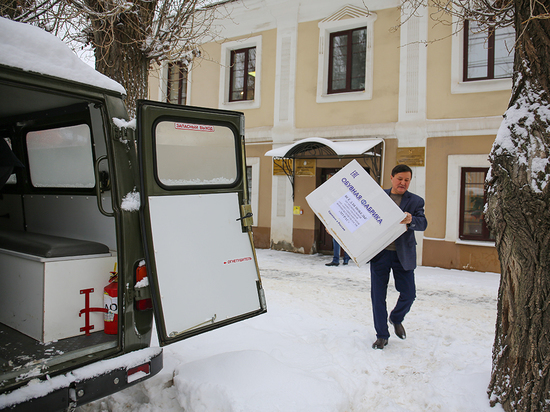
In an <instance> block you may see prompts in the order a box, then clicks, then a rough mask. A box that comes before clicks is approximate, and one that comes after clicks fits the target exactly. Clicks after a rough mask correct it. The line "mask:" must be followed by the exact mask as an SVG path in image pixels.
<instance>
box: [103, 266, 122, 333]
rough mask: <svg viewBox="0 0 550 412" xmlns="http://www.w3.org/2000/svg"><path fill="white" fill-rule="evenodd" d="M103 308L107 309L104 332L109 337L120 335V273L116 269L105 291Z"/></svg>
mask: <svg viewBox="0 0 550 412" xmlns="http://www.w3.org/2000/svg"><path fill="white" fill-rule="evenodd" d="M103 306H104V308H105V309H106V312H105V315H104V321H105V326H104V328H103V330H104V332H105V333H106V334H108V335H116V334H117V333H118V273H117V271H116V263H115V268H114V270H113V271H112V272H111V276H110V278H109V284H108V285H107V286H105V289H103Z"/></svg>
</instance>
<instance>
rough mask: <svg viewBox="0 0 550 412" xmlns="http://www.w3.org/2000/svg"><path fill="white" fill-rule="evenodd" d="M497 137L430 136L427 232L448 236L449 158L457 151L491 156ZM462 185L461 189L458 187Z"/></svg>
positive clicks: (458, 152)
mask: <svg viewBox="0 0 550 412" xmlns="http://www.w3.org/2000/svg"><path fill="white" fill-rule="evenodd" d="M494 140H495V136H461V137H439V138H430V139H428V140H427V143H426V199H425V200H426V215H427V216H429V217H430V224H429V225H428V229H426V232H425V235H426V236H427V237H433V238H438V239H444V238H445V226H446V212H447V157H448V156H449V155H456V154H485V155H488V154H489V151H490V150H491V146H492V144H493V141H494ZM458 189H459V188H457V190H458Z"/></svg>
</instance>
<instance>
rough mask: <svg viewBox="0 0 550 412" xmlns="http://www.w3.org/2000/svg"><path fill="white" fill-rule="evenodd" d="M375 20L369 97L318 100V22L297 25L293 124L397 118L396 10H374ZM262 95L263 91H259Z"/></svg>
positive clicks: (384, 120)
mask: <svg viewBox="0 0 550 412" xmlns="http://www.w3.org/2000/svg"><path fill="white" fill-rule="evenodd" d="M376 13H377V15H378V18H377V20H376V22H375V23H374V41H373V47H374V73H373V76H374V89H373V97H372V100H367V101H358V102H335V103H317V102H316V96H317V66H318V56H319V55H318V50H319V27H318V22H317V21H313V22H306V23H300V24H299V26H298V50H299V52H298V55H297V64H296V127H297V128H305V127H324V126H345V125H352V124H368V123H384V122H395V121H397V110H398V97H399V52H400V50H399V32H398V31H397V32H395V33H391V32H390V31H389V28H390V27H392V26H395V22H396V21H398V20H399V12H398V11H397V9H394V8H392V9H387V10H381V11H377V12H376ZM262 94H263V93H262Z"/></svg>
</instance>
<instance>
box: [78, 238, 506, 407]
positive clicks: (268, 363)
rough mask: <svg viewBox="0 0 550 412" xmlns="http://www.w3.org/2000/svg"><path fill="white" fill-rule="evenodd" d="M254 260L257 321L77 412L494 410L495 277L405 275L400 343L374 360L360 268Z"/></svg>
mask: <svg viewBox="0 0 550 412" xmlns="http://www.w3.org/2000/svg"><path fill="white" fill-rule="evenodd" d="M257 253H258V260H259V264H260V268H261V275H262V281H263V285H264V288H265V291H266V299H267V305H268V313H267V314H264V315H261V316H258V317H255V318H253V319H249V320H246V321H244V322H240V323H236V324H233V325H230V326H227V327H224V328H221V329H218V330H215V331H212V332H209V333H205V334H203V335H200V336H197V337H193V338H190V339H188V340H186V341H183V342H180V343H177V344H174V345H170V346H168V347H166V348H165V349H164V369H163V370H162V371H161V372H160V373H159V374H158V375H157V376H155V377H153V378H151V379H149V380H147V381H145V382H143V383H140V384H137V385H136V386H134V387H132V388H129V389H127V390H125V391H123V392H120V393H117V394H115V395H113V396H110V397H108V398H104V399H102V400H99V401H96V402H95V403H92V404H90V405H85V406H83V407H80V408H78V409H77V411H79V412H92V411H102V412H103V411H137V412H153V411H155V412H182V411H186V412H204V411H208V412H210V411H227V412H230V411H231V412H272V411H273V412H274V411H285V412H298V411H307V412H310V411H311V412H323V411H327V412H329V411H330V412H332V411H342V412H344V411H346V412H352V411H355V412H357V411H369V412H377V411H384V412H407V411H411V412H412V411H422V412H425V411H444V412H453V411H456V412H459V411H461V412H462V411H463V412H472V411H474V412H483V411H487V412H489V411H491V412H498V411H502V408H501V407H500V405H497V406H496V407H495V408H491V407H490V406H489V402H488V398H487V394H486V389H487V386H488V384H489V379H490V371H491V348H492V344H493V339H494V330H495V319H496V305H497V291H498V283H499V275H498V274H496V273H480V272H466V271H458V270H446V269H438V268H430V267H419V268H417V270H416V283H417V300H416V302H415V303H414V305H413V307H412V310H411V312H410V313H409V315H408V316H407V318H406V319H405V322H404V323H403V325H404V326H405V327H406V329H407V339H406V340H400V339H399V338H397V337H394V336H392V337H391V338H390V341H389V344H388V346H386V348H385V349H384V350H374V349H372V348H371V345H372V342H374V340H375V339H376V336H375V332H374V328H373V322H372V314H371V305H370V272H369V267H368V265H366V266H363V267H361V268H358V267H356V266H355V265H349V266H343V265H340V266H338V267H326V266H325V263H327V262H329V261H330V256H323V255H302V254H295V253H289V252H280V251H273V250H265V249H262V250H258V251H257ZM396 299H397V292H396V291H395V288H394V287H393V284H391V285H390V287H389V290H388V305H393V304H394V303H395V301H396ZM391 307H393V306H391ZM391 307H390V309H391ZM391 330H392V328H391V327H390V331H391Z"/></svg>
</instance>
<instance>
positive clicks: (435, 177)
mask: <svg viewBox="0 0 550 412" xmlns="http://www.w3.org/2000/svg"><path fill="white" fill-rule="evenodd" d="M399 6H400V1H396V0H365V1H362V0H359V1H353V0H349V1H339V0H336V1H331V2H328V1H319V0H233V1H227V2H224V3H222V4H221V5H219V6H218V7H219V8H220V11H223V13H221V12H220V18H219V19H217V20H216V22H215V27H214V28H213V31H212V32H213V33H215V35H213V38H212V39H211V40H208V41H205V43H204V44H203V45H202V51H201V56H200V58H195V60H194V61H193V62H192V63H191V65H190V66H186V65H182V64H180V63H179V62H173V63H170V64H165V65H163V66H162V67H159V68H158V70H156V71H154V72H152V74H151V77H150V82H149V83H150V86H149V87H150V90H149V93H150V98H151V99H154V100H161V101H172V102H175V103H180V104H188V105H194V106H203V107H213V108H221V109H228V110H237V111H242V112H244V113H245V116H246V152H247V166H248V171H249V176H248V178H249V186H250V188H251V204H252V209H253V213H254V237H255V242H256V246H257V247H260V248H277V249H284V250H290V251H295V252H301V253H317V252H327V253H329V252H330V250H331V249H332V242H331V239H330V238H329V237H328V236H327V235H326V233H325V231H324V228H323V227H322V225H321V223H320V221H319V220H318V219H317V218H316V217H315V215H314V213H313V212H312V211H311V209H309V207H308V204H307V202H306V200H305V197H306V196H307V195H308V194H309V193H310V192H311V191H312V190H314V189H315V188H316V187H318V186H319V185H320V184H322V183H323V181H325V180H326V179H327V178H329V177H330V176H331V175H332V174H334V173H335V172H336V171H337V170H338V169H339V168H341V167H343V166H344V165H345V164H347V163H348V162H349V161H351V160H352V159H356V160H357V161H358V162H359V163H360V164H361V165H362V166H364V167H365V169H366V170H368V171H369V173H370V174H371V176H372V177H373V178H374V179H375V180H377V181H378V182H379V183H380V185H381V186H382V187H384V188H387V187H389V186H390V179H389V177H390V172H391V169H392V168H393V166H395V165H396V164H397V163H407V164H409V165H410V166H411V167H412V169H413V180H412V183H411V186H410V189H409V190H411V191H412V192H414V193H417V194H419V195H420V196H422V197H424V198H425V200H426V216H427V218H428V222H429V225H428V229H427V230H426V231H425V232H424V233H418V234H417V242H418V253H419V262H422V264H423V265H426V266H438V267H444V268H455V269H468V270H477V271H492V272H499V270H500V269H499V262H498V256H497V252H496V249H495V246H494V241H493V240H492V239H491V234H490V232H489V230H488V229H487V227H486V226H485V224H484V222H483V216H482V215H483V205H484V189H483V182H484V178H485V174H486V173H487V170H488V168H489V162H488V160H487V158H488V154H489V151H490V150H491V146H492V143H493V141H494V139H495V136H496V133H497V131H498V128H499V126H500V123H501V120H502V114H503V113H504V112H505V110H506V107H507V104H508V100H509V97H510V90H511V70H512V62H513V52H510V50H512V46H513V39H514V33H513V31H512V32H510V31H506V30H503V31H494V32H491V33H489V34H488V33H483V32H480V31H479V30H477V29H476V27H475V25H474V23H469V22H463V21H455V20H453V18H452V17H451V16H448V17H447V16H442V17H443V18H446V21H447V24H442V23H435V22H434V20H432V19H431V17H430V16H431V15H432V13H434V12H435V10H431V9H426V8H425V9H420V10H416V12H415V13H410V14H409V13H408V12H407V10H402V9H400V8H399ZM182 96H183V97H182ZM327 237H328V238H327Z"/></svg>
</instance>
